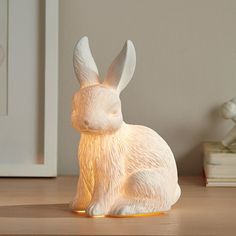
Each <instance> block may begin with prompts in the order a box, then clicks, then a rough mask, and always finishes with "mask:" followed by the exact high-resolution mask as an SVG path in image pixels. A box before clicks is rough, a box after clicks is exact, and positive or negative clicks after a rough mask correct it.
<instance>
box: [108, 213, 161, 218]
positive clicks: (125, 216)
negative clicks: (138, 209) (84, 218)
mask: <svg viewBox="0 0 236 236" xmlns="http://www.w3.org/2000/svg"><path fill="white" fill-rule="evenodd" d="M160 215H164V212H151V213H142V214H134V215H108V217H112V218H134V217H149V216H160Z"/></svg>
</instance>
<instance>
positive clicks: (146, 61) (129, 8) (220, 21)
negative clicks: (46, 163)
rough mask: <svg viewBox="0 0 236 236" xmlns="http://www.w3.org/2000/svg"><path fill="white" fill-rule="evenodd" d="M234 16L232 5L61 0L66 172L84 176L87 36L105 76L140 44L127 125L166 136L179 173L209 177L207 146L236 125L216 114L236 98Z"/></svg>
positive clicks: (127, 94) (185, 0)
mask: <svg viewBox="0 0 236 236" xmlns="http://www.w3.org/2000/svg"><path fill="white" fill-rule="evenodd" d="M235 12H236V1H228V0H225V1H221V0H218V1H217V0H198V1H197V0H195V1H189V0H178V1H168V0H167V1H166V0H161V1H157V0H148V1H144V0H140V1H135V0H128V1H127V0H120V1H114V0H113V1H112V0H99V1H92V0H66V1H65V0H64V1H63V0H61V1H60V71H59V73H60V91H59V92H60V98H59V167H58V168H59V174H76V173H78V167H77V162H76V152H77V144H78V141H79V134H78V133H76V132H75V131H74V130H73V129H72V128H71V124H70V111H71V98H72V95H73V93H74V92H75V91H76V90H77V89H78V88H79V85H78V83H77V81H76V79H75V76H74V74H73V68H72V52H73V47H74V45H75V43H76V41H77V40H78V39H79V38H81V37H82V36H84V35H87V36H88V37H89V39H90V45H91V48H92V52H93V55H94V57H95V60H96V62H97V65H98V68H99V69H100V74H101V75H104V74H105V72H106V69H107V67H108V65H109V64H110V62H111V61H112V59H113V58H114V57H115V56H116V54H117V53H118V52H119V50H120V49H121V48H122V46H123V43H124V41H125V40H126V39H131V40H132V41H133V42H134V44H135V47H136V52H137V68H136V72H135V75H134V78H133V80H132V82H131V83H130V85H129V86H128V87H127V88H126V90H125V91H124V92H123V94H122V96H121V97H122V103H123V113H124V117H125V120H126V121H127V122H128V123H135V124H136V123H137V124H143V125H147V126H149V127H151V128H153V129H155V130H156V131H157V132H158V133H159V134H161V135H162V136H163V137H164V138H165V139H166V140H167V142H168V143H169V144H170V146H171V147H172V149H173V152H174V154H175V157H176V161H177V164H178V167H179V172H180V174H200V173H202V154H201V146H200V144H201V142H202V141H203V140H218V139H220V138H222V136H223V135H224V134H225V133H226V132H227V131H228V129H229V128H230V127H231V126H232V124H231V123H230V122H229V121H223V120H221V119H219V118H218V116H217V112H216V108H217V107H218V106H219V105H220V104H221V103H222V102H224V101H225V100H227V99H230V98H231V97H233V96H235V95H236V30H235V22H236V14H235Z"/></svg>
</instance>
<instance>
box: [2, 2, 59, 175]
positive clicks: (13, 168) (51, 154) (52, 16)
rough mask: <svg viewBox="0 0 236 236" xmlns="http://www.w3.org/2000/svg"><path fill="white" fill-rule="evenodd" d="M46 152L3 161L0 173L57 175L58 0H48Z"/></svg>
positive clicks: (45, 98) (46, 29)
mask: <svg viewBox="0 0 236 236" xmlns="http://www.w3.org/2000/svg"><path fill="white" fill-rule="evenodd" d="M44 5H45V34H44V35H45V42H44V44H45V46H44V48H45V54H44V60H45V61H44V69H45V71H44V80H45V83H44V95H45V96H44V140H43V142H44V154H43V162H42V163H14V162H13V163H0V176H8V177H9V176H10V177H14V176H15V177H55V176H57V123H58V122H57V119H58V118H57V117H58V7H59V3H58V0H45V4H44Z"/></svg>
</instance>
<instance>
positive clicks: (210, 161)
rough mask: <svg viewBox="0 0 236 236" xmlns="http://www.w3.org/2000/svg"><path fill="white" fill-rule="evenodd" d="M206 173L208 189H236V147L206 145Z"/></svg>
mask: <svg viewBox="0 0 236 236" xmlns="http://www.w3.org/2000/svg"><path fill="white" fill-rule="evenodd" d="M204 172H205V177H206V186H207V187H236V145H231V146H230V147H229V148H227V147H224V146H223V145H222V144H221V143H216V142H207V143H204Z"/></svg>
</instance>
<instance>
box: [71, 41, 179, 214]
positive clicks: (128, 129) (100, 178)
mask: <svg viewBox="0 0 236 236" xmlns="http://www.w3.org/2000/svg"><path fill="white" fill-rule="evenodd" d="M135 64H136V57H135V49H134V46H133V44H132V42H131V41H127V42H126V44H125V46H124V48H123V49H122V51H121V53H120V54H119V55H118V57H117V58H116V59H115V60H114V62H113V63H112V65H111V66H110V68H109V70H108V74H107V76H106V78H105V80H104V82H103V83H100V82H99V79H98V71H97V67H96V64H95V62H94V60H93V57H92V55H91V51H90V49H89V44H88V39H87V37H83V38H82V39H81V40H80V41H79V42H78V43H77V45H76V47H75V51H74V68H75V73H76V76H77V78H78V80H79V82H80V85H81V88H80V90H79V91H78V92H77V93H76V94H75V95H74V99H73V110H72V124H73V126H74V128H76V129H77V130H79V131H80V132H81V138H80V144H79V153H78V158H79V164H80V176H79V181H78V187H77V193H76V196H75V199H74V200H73V202H72V209H73V210H85V211H86V212H87V214H89V215H91V216H98V215H134V214H145V213H153V212H161V211H167V210H169V209H170V208H171V206H172V205H173V204H174V203H175V202H176V201H177V200H178V199H179V197H180V193H181V191H180V188H179V185H178V176H177V168H176V163H175V159H174V156H173V154H172V151H171V149H170V148H169V146H168V144H167V143H166V142H165V141H164V140H163V139H162V138H161V137H160V136H159V135H158V134H157V133H156V132H155V131H153V130H151V129H149V128H147V127H144V126H138V125H129V124H126V123H124V121H123V117H122V112H121V102H120V98H119V94H120V92H121V91H122V90H123V89H124V88H125V87H126V85H127V84H128V83H129V81H130V80H131V78H132V76H133V73H134V69H135Z"/></svg>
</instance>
